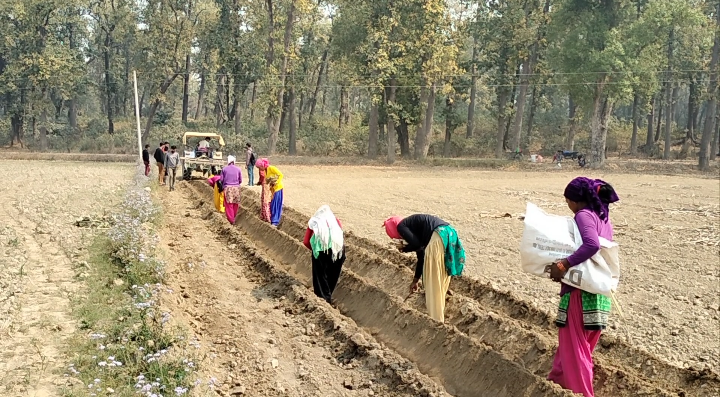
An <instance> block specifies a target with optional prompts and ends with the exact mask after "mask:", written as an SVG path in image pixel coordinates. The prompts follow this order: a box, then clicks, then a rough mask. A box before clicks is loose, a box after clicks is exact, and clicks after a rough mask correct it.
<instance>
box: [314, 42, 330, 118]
mask: <svg viewBox="0 0 720 397" xmlns="http://www.w3.org/2000/svg"><path fill="white" fill-rule="evenodd" d="M331 41H332V36H331V37H330V40H328V47H327V48H325V51H324V52H323V55H322V59H321V60H320V71H319V72H318V77H317V83H316V84H315V90H314V91H313V95H312V97H311V98H310V113H309V114H308V120H312V118H313V116H314V115H315V105H317V98H318V93H319V92H320V84H321V83H322V78H323V72H324V71H325V69H326V68H327V62H328V50H329V48H330V42H331Z"/></svg>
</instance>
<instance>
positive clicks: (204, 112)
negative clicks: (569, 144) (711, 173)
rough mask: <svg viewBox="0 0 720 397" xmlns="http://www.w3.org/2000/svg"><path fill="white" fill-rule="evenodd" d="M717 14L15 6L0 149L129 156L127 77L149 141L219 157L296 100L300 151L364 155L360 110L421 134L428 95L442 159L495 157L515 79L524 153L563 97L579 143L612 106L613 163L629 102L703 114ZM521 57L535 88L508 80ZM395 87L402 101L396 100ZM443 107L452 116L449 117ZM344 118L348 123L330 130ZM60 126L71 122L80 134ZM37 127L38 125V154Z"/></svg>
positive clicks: (0, 44)
mask: <svg viewBox="0 0 720 397" xmlns="http://www.w3.org/2000/svg"><path fill="white" fill-rule="evenodd" d="M269 3H272V9H268V4H269ZM291 5H292V6H293V19H292V21H291V22H292V23H291V24H290V25H289V26H290V28H291V29H290V31H289V32H288V34H289V36H288V38H289V41H288V49H287V53H286V52H285V51H284V44H285V43H284V42H285V27H286V26H288V25H287V22H288V21H287V15H288V11H289V9H290V7H291ZM713 5H714V2H713V1H710V0H652V1H648V0H604V1H587V0H550V1H548V0H493V1H465V0H463V1H460V2H445V1H442V0H430V1H420V0H393V1H389V0H377V1H371V0H334V1H320V2H316V1H310V0H294V1H291V0H272V1H271V2H267V1H250V0H199V1H189V0H149V1H145V2H136V1H133V0H115V1H113V2H109V1H103V0H91V1H89V2H81V1H78V0H70V1H60V0H49V1H41V0H8V1H5V2H1V4H0V35H2V37H4V39H3V40H0V129H1V131H3V133H2V134H1V135H0V143H2V144H10V143H13V144H18V143H19V141H18V139H21V140H22V141H23V142H24V143H25V144H27V145H28V146H29V147H30V148H31V149H33V150H34V149H38V148H39V149H41V150H44V149H47V150H62V151H75V150H83V151H110V152H127V153H134V151H135V148H134V146H135V140H136V137H135V133H136V131H135V129H136V127H135V122H134V120H133V119H132V118H133V116H134V93H133V81H132V71H134V70H135V71H137V75H138V90H139V92H138V95H139V97H140V100H141V101H142V118H143V121H142V126H143V127H146V126H147V120H148V118H149V117H150V114H149V113H150V110H151V109H157V111H156V112H155V113H154V115H152V117H151V118H152V120H151V121H152V122H151V123H150V126H151V127H152V129H151V130H150V131H149V132H148V134H146V136H145V138H146V139H147V140H149V141H150V142H153V141H155V140H157V139H160V137H168V139H176V138H175V137H177V136H179V135H181V133H182V132H184V131H186V130H188V129H193V130H196V129H201V130H204V131H213V132H217V131H220V132H222V133H223V134H225V135H227V137H228V141H229V142H233V144H232V146H231V145H230V144H229V145H228V146H229V149H228V150H233V151H234V150H241V149H242V147H241V143H240V142H241V141H243V140H246V139H250V140H252V141H253V143H254V144H255V145H256V147H258V148H260V147H266V146H267V140H268V137H269V133H270V131H274V128H275V127H276V126H277V123H276V121H277V120H279V119H280V116H281V115H282V114H283V110H284V111H285V112H287V110H288V109H287V106H288V103H287V99H289V95H288V94H289V93H290V92H291V91H292V92H293V93H294V95H295V114H296V116H297V117H299V120H298V126H299V127H298V129H297V137H296V138H297V142H296V143H297V148H298V152H299V153H307V154H317V155H325V154H329V155H340V154H342V155H346V154H347V155H365V154H366V153H367V151H368V148H367V144H368V141H369V139H368V131H369V126H368V125H367V124H368V119H369V110H370V108H371V104H373V103H374V104H377V105H379V123H380V124H381V125H383V126H385V125H386V123H387V122H388V120H389V119H390V120H393V121H394V122H395V123H396V125H397V123H399V122H403V123H405V124H408V125H409V133H410V134H411V135H417V136H419V135H420V134H417V131H421V130H422V129H421V128H424V126H422V122H423V121H425V119H426V117H425V116H426V115H427V110H428V105H429V103H428V101H430V96H429V92H430V91H429V89H430V87H435V88H436V90H435V92H436V94H437V95H436V96H435V114H434V125H433V126H431V128H430V130H432V131H444V128H445V120H446V119H447V118H448V117H449V118H450V119H451V120H452V123H451V126H452V127H453V131H454V136H453V137H452V139H451V149H452V150H451V152H452V155H458V156H483V155H490V154H492V153H493V152H494V149H495V148H496V147H497V143H498V133H499V134H500V136H502V135H503V132H504V131H503V129H506V130H508V131H510V130H513V126H514V123H515V120H514V117H513V116H515V113H516V112H517V110H518V103H520V102H519V99H521V98H518V94H519V92H521V90H520V85H521V83H522V82H523V79H524V78H526V80H527V81H528V82H529V88H528V95H527V97H526V98H522V99H524V100H525V103H526V104H527V105H526V106H525V110H524V111H525V114H524V115H523V116H524V118H523V125H522V129H521V134H520V135H521V141H520V142H521V146H524V147H527V148H528V149H530V150H537V151H540V152H542V151H545V150H553V149H555V148H557V147H562V146H563V145H564V142H565V141H566V140H567V137H566V134H567V133H568V131H569V120H568V98H569V97H570V96H571V97H572V98H573V102H574V103H575V104H576V105H578V106H579V107H578V112H577V118H576V120H577V121H578V123H577V124H578V125H577V126H578V129H577V131H578V136H577V139H576V142H577V144H578V145H584V144H585V143H588V142H590V139H589V137H587V136H586V135H587V134H589V133H590V130H591V128H590V127H591V125H598V123H595V124H593V122H594V121H597V119H598V115H597V114H596V113H597V112H594V109H593V106H594V104H596V103H598V101H596V100H597V99H599V100H600V102H602V101H604V100H605V99H607V101H608V104H609V105H612V106H611V108H612V109H613V112H612V113H611V114H610V115H608V116H607V117H606V120H605V124H607V125H606V127H607V128H608V131H609V135H608V141H607V143H608V145H609V146H611V147H615V146H617V148H618V150H620V151H622V150H626V149H625V148H626V147H627V145H625V142H624V140H626V137H625V134H624V133H623V134H619V135H618V134H616V132H619V131H625V128H626V127H627V124H626V123H627V122H628V119H629V117H630V116H629V115H630V114H631V113H632V112H631V111H630V110H628V109H629V107H630V106H631V105H632V103H633V99H634V97H635V96H637V97H638V108H637V109H636V113H637V114H638V115H639V119H640V120H641V121H643V120H644V116H645V114H646V112H647V111H649V109H650V106H651V104H652V101H653V99H657V98H659V97H661V95H659V94H660V93H661V91H662V90H663V87H664V86H666V85H667V82H668V81H670V82H672V83H673V85H674V86H677V87H678V90H677V92H678V98H677V100H678V103H677V104H676V107H677V108H678V111H677V113H678V114H679V116H680V117H678V119H677V120H674V122H675V123H677V125H676V126H673V130H678V131H679V130H682V128H683V127H684V124H686V121H687V119H688V118H689V117H690V116H689V115H688V114H687V111H688V109H687V106H688V105H687V102H688V100H689V98H690V86H691V85H692V87H693V97H692V99H693V102H694V104H695V105H696V106H695V109H694V110H695V111H696V112H697V108H698V107H700V106H701V104H702V103H703V101H704V100H706V99H708V95H709V94H708V93H709V92H711V91H709V90H708V89H707V84H708V81H709V62H710V53H711V50H712V45H713V33H714V27H713V19H712V15H713ZM270 11H272V24H271V23H270V22H271V21H270V19H271V13H270ZM671 33H672V34H671ZM671 36H672V40H670V39H671ZM271 42H272V47H270V43H271ZM668 49H671V57H670V58H671V59H672V62H671V63H672V65H669V64H668ZM188 56H190V61H191V62H190V65H189V69H187V67H188V66H187V65H186V57H188ZM530 60H532V65H529V66H531V67H532V70H531V71H532V74H530V75H528V76H521V75H520V74H518V72H520V73H523V72H524V67H523V68H521V67H520V66H521V65H523V64H524V63H526V62H529V61H530ZM669 68H671V69H672V71H668V69H669ZM283 71H285V73H283ZM188 73H189V74H188ZM471 73H475V74H476V79H473V78H472V76H471ZM186 76H189V78H188V92H187V95H188V100H187V101H186V102H187V105H185V106H187V108H186V109H185V112H184V111H183V102H184V101H183V90H184V88H183V83H184V80H185V77H186ZM201 81H202V88H201ZM474 81H476V88H477V95H476V96H475V100H476V105H475V108H474V120H473V121H474V124H475V128H474V132H475V134H476V136H475V137H473V138H472V139H469V140H468V139H465V138H464V137H463V136H464V135H465V124H466V123H467V122H468V120H467V116H468V114H469V111H468V107H469V103H470V87H471V85H472V84H473V82H474ZM391 84H393V85H394V86H395V87H396V88H397V89H396V98H395V100H394V101H392V102H390V101H389V100H388V95H389V92H390V89H389V87H390V85H391ZM341 91H342V93H343V94H342V95H341ZM201 92H202V101H201V100H200V99H201V98H200V96H201ZM281 93H283V94H284V95H281V97H283V98H282V99H283V100H282V101H281V100H279V99H278V96H279V95H280V94H281ZM345 93H347V95H346V96H345ZM447 98H450V100H451V101H452V102H453V106H452V108H451V111H450V113H449V114H446V113H447V112H448V111H447V110H446V109H445V100H446V99H447ZM283 102H284V103H283ZM656 105H657V106H664V104H663V103H658V104H656ZM71 107H72V108H71ZM198 107H199V109H198ZM341 108H342V109H343V110H342V111H343V112H344V111H345V110H346V109H347V113H348V114H343V117H340V112H341V110H340V109H341ZM311 109H312V116H311V115H310V112H311ZM111 111H112V112H111ZM233 111H236V113H237V115H236V114H235V112H233ZM109 113H112V119H113V121H114V125H115V128H114V130H115V134H114V135H112V136H110V135H109V134H108V133H107V131H108V124H109V123H108V118H111V117H109V116H110V115H109ZM184 113H185V114H188V115H189V117H188V123H187V124H185V125H183V123H182V122H181V121H180V118H181V117H180V115H181V114H184ZM251 113H252V117H251V116H250V114H251ZM238 116H239V118H240V121H239V122H238V123H236V122H235V118H236V117H238ZM268 116H271V121H272V123H271V127H272V128H270V129H269V128H268V124H267V123H266V122H265V119H266V117H268ZM345 116H349V117H348V118H349V119H350V122H349V123H346V122H345ZM531 116H532V117H531ZM696 116H697V115H696ZM45 118H47V121H46V122H41V120H43V119H45ZM71 119H77V126H76V128H75V126H71V125H70V123H71V121H74V120H71ZM311 119H312V120H311ZM339 119H342V121H340V123H339V124H338V121H339ZM11 120H13V121H12V123H11ZM357 120H365V122H364V123H362V124H360V123H357V122H356V121H357ZM503 123H505V124H506V126H505V128H503V126H502V124H503ZM529 123H531V124H532V125H528V124H529ZM701 123H702V121H701ZM41 127H45V128H47V129H48V134H47V137H46V138H47V139H46V140H44V138H45V136H44V135H42V134H41V133H40V128H41ZM697 127H698V128H701V127H702V126H697ZM148 128H149V127H148ZM20 129H22V134H24V135H22V136H21V133H20ZM289 129H290V127H289V123H288V122H287V117H286V122H285V124H284V125H283V129H282V131H280V133H279V136H278V142H277V145H278V147H277V151H279V152H282V151H283V150H286V148H288V147H290V141H289ZM596 130H597V127H596ZM615 130H617V131H615ZM640 130H641V131H642V129H640ZM6 131H7V133H6ZM513 131H514V130H513ZM596 132H597V131H596ZM641 135H644V134H641ZM378 138H379V140H378V145H379V147H378V149H379V150H380V153H386V151H385V146H386V145H387V140H386V137H385V134H384V132H383V130H382V129H381V130H380V131H379V136H378ZM430 138H431V142H430V143H431V146H430V150H429V153H430V155H435V156H439V155H441V153H442V152H443V150H442V148H443V146H444V139H443V138H444V134H438V133H436V134H430ZM514 139H515V136H513V137H507V138H506V140H507V141H508V142H506V143H508V144H512V142H510V141H513V140H514ZM613 140H617V145H615V143H614V142H613ZM640 141H643V139H640ZM234 142H237V147H236V146H235V143H234ZM583 150H587V148H583Z"/></svg>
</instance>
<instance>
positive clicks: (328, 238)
mask: <svg viewBox="0 0 720 397" xmlns="http://www.w3.org/2000/svg"><path fill="white" fill-rule="evenodd" d="M308 227H309V228H310V230H312V231H313V235H314V237H315V239H316V240H315V241H316V244H318V245H319V249H318V251H320V252H327V251H331V254H332V260H333V261H336V260H338V259H340V257H341V256H342V253H343V247H344V237H343V231H342V228H340V225H339V224H338V221H337V218H335V214H333V212H332V210H330V207H329V206H327V205H323V206H322V207H320V208H319V209H318V210H317V211H316V212H315V215H313V217H312V218H310V220H309V221H308ZM313 251H315V249H313ZM313 253H314V252H313Z"/></svg>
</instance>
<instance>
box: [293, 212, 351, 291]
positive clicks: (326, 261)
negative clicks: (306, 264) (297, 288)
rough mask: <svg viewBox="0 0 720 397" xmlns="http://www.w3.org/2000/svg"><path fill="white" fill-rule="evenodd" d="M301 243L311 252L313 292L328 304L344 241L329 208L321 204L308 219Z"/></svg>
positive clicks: (335, 284) (340, 270)
mask: <svg viewBox="0 0 720 397" xmlns="http://www.w3.org/2000/svg"><path fill="white" fill-rule="evenodd" d="M303 244H305V246H306V247H307V248H308V249H309V250H311V251H312V279H313V291H314V292H315V295H317V296H318V297H320V298H322V299H325V301H326V302H327V303H332V294H333V291H335V286H337V282H338V279H339V278H340V273H341V272H342V266H343V263H345V241H344V235H343V230H342V224H341V223H340V220H339V219H337V217H335V214H333V212H332V210H330V207H328V206H327V205H323V206H322V207H320V208H319V209H318V210H317V211H316V212H315V215H313V217H312V218H310V221H308V227H307V230H306V231H305V238H304V239H303Z"/></svg>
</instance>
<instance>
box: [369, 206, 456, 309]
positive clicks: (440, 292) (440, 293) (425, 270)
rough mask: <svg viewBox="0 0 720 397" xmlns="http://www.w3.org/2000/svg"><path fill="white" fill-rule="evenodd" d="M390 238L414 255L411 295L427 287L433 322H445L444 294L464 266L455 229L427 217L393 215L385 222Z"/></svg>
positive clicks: (403, 249) (402, 249) (401, 249)
mask: <svg viewBox="0 0 720 397" xmlns="http://www.w3.org/2000/svg"><path fill="white" fill-rule="evenodd" d="M383 226H384V227H385V233H387V235H388V237H390V238H392V239H395V240H400V242H399V243H398V246H397V247H398V250H399V251H401V252H415V254H416V255H417V264H416V265H415V278H414V279H413V282H412V283H411V284H410V293H413V292H416V291H417V290H418V288H419V283H420V279H421V278H422V280H423V287H425V305H426V306H427V310H428V314H429V315H430V317H432V318H433V319H434V320H437V321H440V322H441V323H442V322H445V295H446V294H447V291H448V288H449V287H450V278H451V276H459V275H460V274H461V273H462V271H463V268H464V267H465V250H464V249H463V245H462V242H461V241H460V238H459V237H458V234H457V231H456V230H455V228H453V227H452V226H450V224H449V223H447V222H445V221H444V220H442V219H440V218H438V217H436V216H432V215H427V214H415V215H410V216H408V217H407V218H405V219H403V218H401V217H399V216H391V217H389V218H388V219H387V220H385V222H384V223H383Z"/></svg>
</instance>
